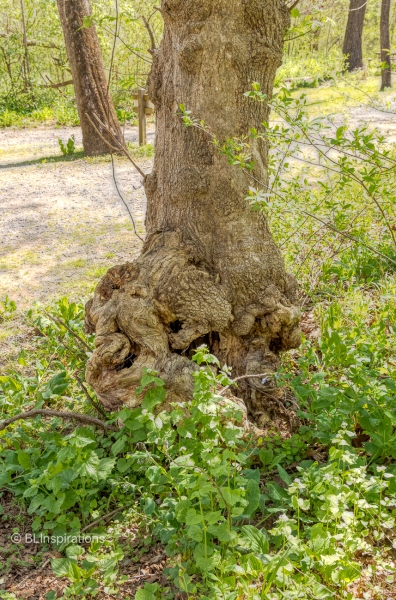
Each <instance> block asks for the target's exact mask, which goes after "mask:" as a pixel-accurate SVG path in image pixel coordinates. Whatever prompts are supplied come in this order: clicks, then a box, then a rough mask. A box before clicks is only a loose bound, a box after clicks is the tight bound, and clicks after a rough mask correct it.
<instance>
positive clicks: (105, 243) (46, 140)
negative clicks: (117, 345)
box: [0, 126, 154, 308]
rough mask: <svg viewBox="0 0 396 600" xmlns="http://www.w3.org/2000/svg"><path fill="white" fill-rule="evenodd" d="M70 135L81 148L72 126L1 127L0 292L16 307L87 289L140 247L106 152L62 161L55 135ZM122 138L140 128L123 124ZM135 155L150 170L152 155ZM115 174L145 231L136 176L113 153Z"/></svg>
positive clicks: (83, 292)
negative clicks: (107, 270) (90, 157)
mask: <svg viewBox="0 0 396 600" xmlns="http://www.w3.org/2000/svg"><path fill="white" fill-rule="evenodd" d="M71 135H74V136H75V139H76V146H77V148H78V147H79V146H80V147H81V130H80V128H77V127H73V128H60V129H56V128H49V127H38V128H35V129H7V130H2V131H0V231H1V235H0V297H1V296H3V295H5V294H7V295H8V296H9V297H10V298H12V299H13V300H16V302H17V304H18V306H19V307H20V308H26V307H28V306H31V305H32V303H33V302H34V301H40V302H43V303H48V302H49V301H50V300H51V299H52V298H54V297H60V296H61V295H71V296H73V297H76V295H77V296H78V295H86V294H87V293H89V292H90V290H91V289H92V288H93V286H94V284H95V282H96V281H97V280H98V278H99V277H100V276H101V275H102V274H103V273H104V272H105V271H106V269H107V268H108V267H109V266H111V265H113V264H115V263H117V262H119V261H125V260H131V259H133V258H134V256H136V254H137V253H138V251H139V248H140V245H141V241H140V240H139V238H138V237H137V236H136V235H135V233H134V232H133V227H132V223H131V219H130V217H129V215H128V213H127V210H126V208H125V206H124V205H123V203H122V201H121V200H120V198H119V195H118V193H117V190H116V187H115V183H114V179H113V172H112V165H111V161H110V159H109V157H101V158H97V159H88V158H81V157H80V158H78V156H79V155H80V156H81V153H80V154H77V155H76V157H74V156H71V157H69V158H68V159H67V160H66V159H64V157H63V155H62V154H61V152H60V149H59V144H58V141H57V140H58V138H61V139H62V140H63V142H64V143H65V142H67V139H68V138H69V137H70V136H71ZM125 137H126V139H127V141H130V142H135V143H136V141H137V128H136V127H128V128H126V132H125ZM148 137H149V140H151V141H152V140H153V137H154V129H153V126H151V127H150V128H149V135H148ZM51 161H55V162H51ZM137 161H138V162H139V163H140V166H141V167H142V169H143V171H145V172H149V171H150V170H151V164H152V159H151V158H149V159H137ZM115 173H116V179H117V182H118V185H119V188H120V190H121V192H122V195H123V197H124V199H125V201H126V203H127V204H128V206H129V209H130V210H131V212H132V215H133V217H134V220H135V224H136V229H137V232H138V233H140V236H141V237H142V236H143V234H144V214H145V194H144V190H143V187H142V185H141V178H140V176H139V174H138V173H137V172H135V171H134V169H133V167H132V165H131V164H130V163H129V162H128V161H127V160H126V159H124V158H116V159H115Z"/></svg>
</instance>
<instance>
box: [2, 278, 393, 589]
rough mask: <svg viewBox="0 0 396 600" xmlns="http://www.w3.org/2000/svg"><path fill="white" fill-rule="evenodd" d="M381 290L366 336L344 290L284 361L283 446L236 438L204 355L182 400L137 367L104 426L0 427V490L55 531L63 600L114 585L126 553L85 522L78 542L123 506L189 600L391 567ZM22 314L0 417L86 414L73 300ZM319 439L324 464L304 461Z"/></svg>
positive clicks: (387, 382) (359, 309) (299, 585)
mask: <svg viewBox="0 0 396 600" xmlns="http://www.w3.org/2000/svg"><path fill="white" fill-rule="evenodd" d="M393 293H394V289H393V288H390V287H388V288H386V289H385V288H384V289H383V290H380V291H378V292H377V297H376V298H375V306H376V307H377V308H376V312H375V316H374V320H373V321H371V322H370V327H369V328H367V327H365V326H362V324H361V322H360V321H359V319H360V318H361V315H362V314H364V313H366V314H369V313H370V310H371V309H370V306H368V305H367V301H366V300H365V297H364V296H361V298H356V290H355V292H354V293H352V291H351V295H350V300H349V303H348V301H346V302H345V304H344V305H339V306H337V305H336V304H335V305H333V306H331V307H329V308H328V309H327V310H326V311H323V313H322V315H321V331H322V334H321V337H320V339H319V341H318V345H317V347H313V346H312V345H311V344H308V343H306V345H305V346H304V347H303V349H302V350H301V355H300V358H298V359H297V360H298V366H297V367H296V368H289V367H288V366H287V364H285V368H284V370H283V372H282V373H281V374H280V376H279V377H278V385H283V386H288V387H289V388H290V389H291V390H293V392H294V395H295V398H296V401H297V402H298V404H299V405H300V416H301V418H302V419H303V421H302V426H301V428H300V430H299V432H297V433H296V434H294V435H293V436H292V437H291V438H290V439H282V438H281V437H276V436H268V437H266V438H265V439H261V440H256V439H255V438H254V437H252V436H251V435H250V434H248V433H247V432H246V430H245V428H244V426H243V414H242V412H241V410H240V408H239V407H237V406H236V405H234V404H233V403H232V402H230V401H228V400H227V399H225V398H224V397H221V396H218V395H217V394H216V390H217V389H218V388H219V387H223V386H225V385H228V384H229V383H230V379H229V374H228V372H227V371H222V370H221V369H220V365H219V363H218V361H217V359H216V358H215V357H213V356H211V355H210V354H209V353H208V351H207V349H205V348H204V347H202V348H199V349H198V351H197V352H196V355H195V357H194V361H195V363H196V371H195V375H194V380H195V384H194V399H193V401H192V403H185V402H178V403H173V404H172V405H171V406H167V407H166V409H164V407H163V402H164V401H166V392H165V387H164V382H163V381H162V380H161V379H160V378H159V377H158V376H157V374H156V373H155V372H154V371H151V370H146V371H145V372H144V374H143V376H142V381H141V387H140V389H139V390H137V394H144V399H143V402H142V405H141V406H140V407H139V408H134V409H130V408H124V409H122V410H121V411H119V412H118V413H116V414H113V415H108V422H109V423H112V424H116V423H118V424H119V427H120V428H119V430H118V431H115V432H110V433H107V434H103V433H101V432H99V431H98V430H96V431H95V430H94V429H93V428H92V427H90V426H84V427H81V426H77V427H76V428H73V429H72V430H70V427H69V426H68V425H67V423H66V424H65V423H64V422H63V421H61V420H60V419H58V418H50V419H49V420H46V421H45V420H43V418H42V417H37V418H36V419H35V420H34V421H20V422H16V423H14V424H12V425H11V426H9V427H8V428H7V429H6V430H5V431H4V432H2V436H1V442H0V461H1V467H0V472H1V485H2V486H3V487H5V488H6V489H8V490H10V491H11V492H12V493H13V494H14V495H15V497H16V498H17V499H18V501H19V502H21V503H22V504H23V505H25V506H26V508H27V511H28V513H29V514H31V515H32V517H34V520H33V523H32V528H33V531H34V532H35V533H36V535H41V534H42V533H44V534H45V535H51V536H53V537H54V544H55V545H56V546H57V547H58V549H59V550H61V551H62V552H64V557H63V558H58V559H54V560H53V561H52V566H53V570H54V573H55V574H56V575H57V576H59V577H66V578H67V579H68V580H69V586H68V588H66V590H65V592H64V598H67V597H80V596H89V597H90V596H94V595H95V594H96V593H97V590H98V586H99V583H100V584H101V585H104V586H105V588H106V589H107V590H108V592H109V593H114V592H116V591H117V589H118V588H119V586H120V585H122V581H123V578H122V576H120V561H121V560H122V558H123V556H124V555H125V551H126V548H124V547H123V546H122V544H121V543H120V541H119V540H118V537H117V536H116V537H114V535H112V534H110V535H109V534H108V533H107V532H106V530H104V529H103V528H101V529H100V528H99V529H98V530H96V531H97V532H99V534H100V535H101V536H103V537H102V538H101V539H100V540H97V539H95V540H94V541H92V542H91V543H90V544H89V545H87V544H83V545H81V544H79V542H78V538H77V536H79V535H80V533H81V530H82V528H83V527H84V526H86V525H87V524H89V523H90V521H92V520H93V519H100V517H101V516H103V515H105V514H106V513H107V512H108V511H109V510H111V509H113V507H114V506H120V507H122V508H123V510H124V511H125V510H128V507H131V508H132V507H134V506H135V504H136V503H137V505H138V506H139V507H140V508H139V510H140V514H141V515H143V518H144V519H145V520H146V522H147V523H148V524H150V527H151V529H152V535H153V538H154V539H158V540H160V541H161V542H162V544H163V545H164V546H165V547H166V552H167V554H168V556H169V568H168V570H167V574H168V576H169V577H170V579H171V580H172V581H173V584H174V585H175V586H176V587H177V588H178V589H179V590H181V591H183V592H185V593H187V594H189V596H190V597H191V598H195V597H197V598H198V597H199V598H207V599H217V598H229V599H233V598H234V599H237V598H240V597H243V598H247V599H249V598H251V599H252V600H255V599H256V598H263V599H268V600H275V599H277V598H279V599H280V598H284V597H285V596H286V597H287V598H294V597H296V598H297V597H298V598H303V599H304V598H306V599H307V600H308V598H312V597H315V598H337V597H339V594H340V593H341V592H343V591H344V592H345V593H346V594H347V595H346V596H345V597H348V592H347V588H348V584H349V583H350V582H352V581H355V580H356V579H359V577H360V576H361V570H362V566H361V564H360V562H359V561H358V560H357V559H356V556H357V555H358V554H359V553H366V554H367V555H369V556H370V557H371V559H372V560H374V561H376V560H379V559H380V557H381V560H382V561H384V560H385V563H384V562H383V563H382V564H385V566H386V568H387V569H388V570H389V569H391V567H389V565H387V563H386V553H387V548H388V549H389V551H390V549H391V548H392V547H393V545H394V544H396V540H395V539H394V533H393V531H394V519H395V516H396V511H395V508H394V507H395V506H396V485H395V478H394V475H396V467H395V465H394V456H393V454H394V445H395V444H394V437H395V433H394V431H395V430H396V422H395V415H396V405H395V407H394V402H395V399H396V394H395V391H396V388H395V384H394V379H395V372H394V367H393V366H392V364H391V363H389V361H390V357H391V349H392V347H393V346H394V341H393V340H392V338H389V339H388V338H387V336H389V331H390V330H389V324H390V323H392V322H394V320H395V316H396V315H395V308H394V304H393V303H392V300H391V297H392V294H393ZM365 302H366V304H365ZM373 302H374V299H373ZM29 318H30V319H31V320H33V322H34V323H35V326H36V327H37V328H38V329H40V331H41V332H42V334H44V337H43V336H42V335H41V336H39V337H38V338H37V340H36V347H37V353H38V355H37V357H36V359H35V360H36V362H35V368H34V374H33V373H32V368H31V364H27V363H28V361H27V357H26V355H25V354H21V356H20V360H19V365H20V369H19V370H18V371H15V372H13V373H9V374H8V375H6V376H3V377H2V378H1V380H0V383H1V388H2V395H1V396H0V408H1V411H2V416H3V417H7V416H13V415H14V414H16V413H18V412H20V411H21V410H23V408H24V407H25V406H29V407H32V406H34V407H41V406H46V405H47V406H48V405H50V406H54V405H55V406H58V405H59V403H62V405H63V407H64V408H67V409H69V410H75V411H76V410H77V411H79V412H88V413H89V412H91V411H92V406H91V404H90V403H88V402H87V399H86V396H85V394H82V393H80V389H79V388H78V386H77V385H76V380H75V378H74V373H75V372H76V370H77V371H78V372H80V373H81V372H82V370H83V367H84V364H85V362H86V359H87V357H88V356H89V355H90V351H89V350H88V348H89V347H90V346H91V345H92V341H93V340H92V338H91V337H90V336H86V334H84V331H83V307H82V305H80V304H77V303H70V302H69V301H68V300H67V299H66V298H63V299H62V300H61V301H59V302H58V303H57V304H56V305H55V306H53V307H50V308H49V309H47V311H42V310H37V309H36V310H32V311H31V312H30V313H29ZM353 319H355V321H356V325H355V328H354V327H353V326H351V320H352V321H353ZM392 335H394V332H393V334H392ZM357 340H358V342H357ZM87 346H88V348H87ZM44 356H51V360H45V359H44ZM31 359H33V360H34V357H31ZM386 365H389V366H388V367H387V366H386ZM26 369H28V370H29V373H30V374H28V373H26V374H24V370H26ZM340 373H342V374H343V375H342V377H340ZM90 393H91V394H92V391H91V392H90ZM362 435H364V436H367V437H364V438H362ZM354 440H356V442H357V446H358V447H356V448H355V447H354V446H352V445H351V442H352V443H354ZM362 440H363V442H362ZM318 443H319V444H320V448H322V449H323V451H324V453H325V455H326V457H327V458H325V461H324V462H322V464H318V462H313V461H312V460H307V459H306V458H305V455H306V452H307V451H308V450H309V449H310V448H312V446H313V444H318ZM296 462H297V465H296ZM274 472H275V474H276V477H275V476H274ZM296 476H297V477H296ZM141 518H142V517H141ZM266 523H271V524H270V525H269V526H268V527H267V528H265V525H266ZM93 531H95V530H93ZM73 536H74V539H73ZM75 540H77V541H75ZM389 572H391V570H389ZM165 597H169V598H170V597H172V596H171V595H169V593H168V592H166V591H162V590H161V589H160V588H159V587H158V585H157V584H146V585H145V587H144V588H142V589H141V590H139V591H138V592H137V595H136V598H138V599H139V598H150V599H152V598H153V599H155V598H165ZM349 597H350V596H349Z"/></svg>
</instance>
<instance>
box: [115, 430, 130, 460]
mask: <svg viewBox="0 0 396 600" xmlns="http://www.w3.org/2000/svg"><path fill="white" fill-rule="evenodd" d="M127 440H128V438H127V436H126V435H122V436H121V437H120V438H118V440H117V441H116V442H114V444H113V445H112V447H111V453H112V454H113V455H114V456H117V454H119V453H120V452H122V450H123V449H124V448H125V445H126V443H127Z"/></svg>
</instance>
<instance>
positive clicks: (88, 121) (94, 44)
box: [57, 0, 124, 156]
mask: <svg viewBox="0 0 396 600" xmlns="http://www.w3.org/2000/svg"><path fill="white" fill-rule="evenodd" d="M57 3H58V9H59V15H60V20H61V24H62V29H63V35H64V38H65V44H66V50H67V55H68V58H69V63H70V68H71V72H72V77H73V83H74V91H75V94H76V101H77V109H78V114H79V117H80V123H81V129H82V134H83V146H84V151H85V153H86V154H87V155H88V156H96V155H98V154H107V153H109V151H110V147H109V144H108V143H107V142H109V143H110V144H111V145H112V146H114V142H113V141H112V140H111V137H110V136H109V134H108V133H107V132H106V130H105V129H104V128H103V127H102V126H101V125H100V124H99V122H98V121H97V120H96V117H95V115H96V116H97V117H99V119H100V121H101V122H102V123H103V124H105V125H107V127H108V128H109V129H110V130H111V131H112V132H113V134H114V136H115V137H116V138H117V140H118V141H119V143H121V144H124V140H123V135H122V132H121V127H120V124H119V122H118V119H117V116H116V114H115V110H114V106H113V103H112V100H111V97H110V94H109V92H108V86H107V80H106V74H105V70H104V66H103V60H102V54H101V50H100V46H99V40H98V35H97V32H96V28H95V26H94V25H91V26H90V27H84V26H83V25H84V19H86V18H87V17H90V16H91V15H92V10H91V4H90V1H89V0H57ZM87 115H88V116H89V118H88V116H87ZM93 123H94V124H95V125H93Z"/></svg>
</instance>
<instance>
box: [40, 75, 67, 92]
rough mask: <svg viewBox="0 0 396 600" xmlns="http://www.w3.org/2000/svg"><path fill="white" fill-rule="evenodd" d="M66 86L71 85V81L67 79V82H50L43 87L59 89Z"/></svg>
mask: <svg viewBox="0 0 396 600" xmlns="http://www.w3.org/2000/svg"><path fill="white" fill-rule="evenodd" d="M48 79H49V77H48ZM50 81H51V80H50ZM68 85H73V79H68V80H67V81H60V82H59V83H52V82H51V83H47V84H46V85H44V86H43V87H47V88H54V89H58V88H61V87H66V86H68Z"/></svg>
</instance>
